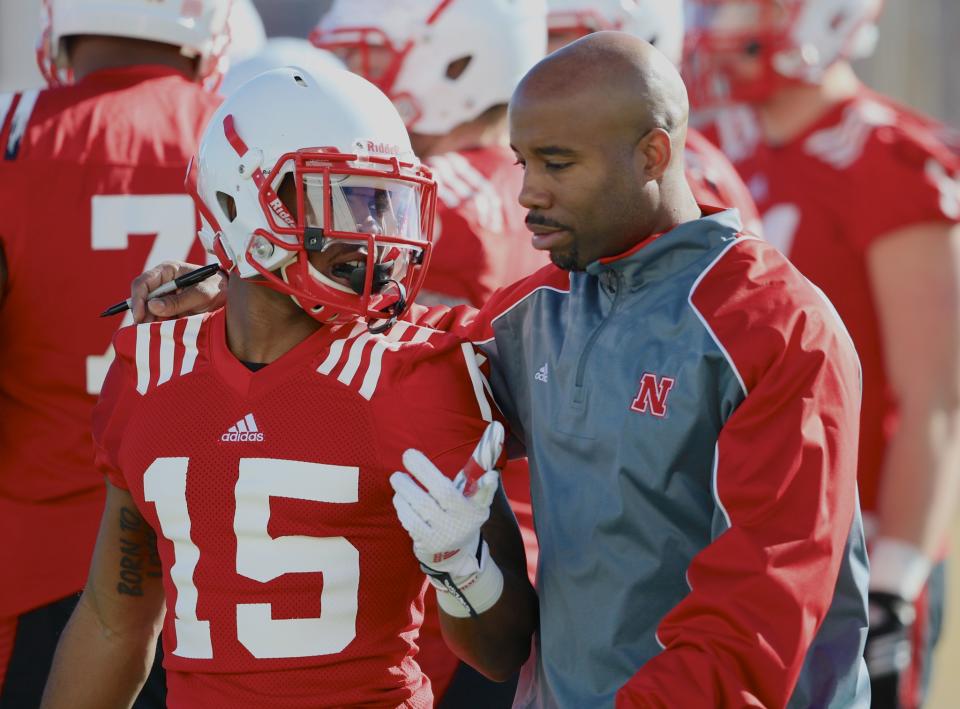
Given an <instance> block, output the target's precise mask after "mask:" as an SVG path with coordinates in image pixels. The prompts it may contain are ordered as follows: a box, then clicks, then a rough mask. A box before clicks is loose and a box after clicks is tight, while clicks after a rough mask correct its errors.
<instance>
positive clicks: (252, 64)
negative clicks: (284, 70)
mask: <svg viewBox="0 0 960 709" xmlns="http://www.w3.org/2000/svg"><path fill="white" fill-rule="evenodd" d="M284 66H295V67H300V68H302V69H305V70H306V71H307V72H309V73H318V74H322V73H323V72H324V71H326V70H327V69H333V68H336V69H344V68H345V67H344V66H343V62H341V61H340V60H339V59H337V57H336V55H334V54H333V53H332V52H326V51H324V50H322V49H317V48H316V47H314V46H313V45H312V44H311V43H310V42H309V41H307V40H305V39H299V38H296V37H271V38H270V39H268V40H267V42H266V44H265V45H264V47H263V49H261V50H260V51H259V52H257V53H256V54H255V55H253V56H252V57H249V58H248V59H246V60H245V61H242V62H239V63H237V64H231V65H230V70H229V71H227V74H226V76H224V77H223V84H221V86H220V93H222V94H223V95H224V96H229V95H230V94H232V93H233V92H234V91H236V90H237V89H238V88H239V87H240V85H241V84H243V83H245V82H247V81H249V80H250V79H252V78H253V77H255V76H256V75H257V74H262V73H263V72H265V71H270V70H271V69H279V68H280V67H284Z"/></svg>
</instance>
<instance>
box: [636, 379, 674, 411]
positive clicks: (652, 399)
mask: <svg viewBox="0 0 960 709" xmlns="http://www.w3.org/2000/svg"><path fill="white" fill-rule="evenodd" d="M673 382H674V380H673V379H671V378H670V377H657V375H656V374H650V373H649V372H644V374H643V376H642V377H640V391H639V392H637V398H636V399H634V400H633V404H631V405H630V408H631V410H633V411H637V412H639V413H641V414H645V413H651V414H653V415H654V416H658V417H660V418H663V417H664V416H666V415H667V395H668V394H669V393H670V388H671V387H672V386H673Z"/></svg>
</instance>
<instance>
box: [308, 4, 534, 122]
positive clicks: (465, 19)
mask: <svg viewBox="0 0 960 709" xmlns="http://www.w3.org/2000/svg"><path fill="white" fill-rule="evenodd" d="M546 38H547V32H546V2H545V0H334V2H333V5H332V7H331V8H330V11H329V12H328V13H327V14H326V15H324V16H323V17H322V18H321V20H320V24H319V25H317V28H316V30H315V31H314V32H313V34H312V35H311V40H312V41H313V43H314V44H315V45H317V46H318V47H320V48H322V49H328V50H330V51H333V52H335V53H337V55H338V56H340V57H341V59H344V61H345V62H346V64H347V66H348V67H349V68H350V69H351V70H353V71H356V72H357V73H359V74H361V75H363V76H365V77H366V78H367V79H369V80H370V81H372V82H374V83H375V84H377V86H379V87H380V88H381V89H382V90H383V91H384V93H386V94H387V95H388V96H390V98H391V99H392V100H393V102H394V104H395V105H396V106H397V108H398V110H399V111H400V113H401V115H402V116H403V118H404V121H405V122H406V124H407V128H409V129H410V130H411V131H413V132H416V133H423V134H427V135H441V134H444V133H448V132H450V131H451V130H452V129H453V128H455V127H456V126H458V125H459V124H461V123H464V122H467V121H470V120H473V119H475V118H477V117H478V116H480V115H481V114H482V113H483V112H484V111H486V110H487V109H489V108H492V107H493V106H497V105H499V104H506V103H507V102H508V101H509V100H510V96H511V95H512V93H513V90H514V88H516V85H517V84H518V83H519V82H520V79H521V78H523V75H524V74H526V72H527V71H528V70H529V69H530V68H531V67H532V66H533V65H534V64H536V63H537V62H538V61H539V60H540V59H542V58H543V56H544V54H545V52H546Z"/></svg>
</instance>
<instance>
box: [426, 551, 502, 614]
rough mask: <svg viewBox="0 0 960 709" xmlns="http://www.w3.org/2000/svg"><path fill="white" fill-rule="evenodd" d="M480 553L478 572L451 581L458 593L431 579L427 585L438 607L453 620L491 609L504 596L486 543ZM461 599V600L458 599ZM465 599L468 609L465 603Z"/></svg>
mask: <svg viewBox="0 0 960 709" xmlns="http://www.w3.org/2000/svg"><path fill="white" fill-rule="evenodd" d="M482 545H483V546H482V550H481V552H480V554H481V556H480V571H479V572H477V573H476V574H474V575H473V576H471V577H469V578H467V579H464V580H463V583H460V579H453V583H454V584H455V585H456V588H457V590H459V592H460V593H459V596H458V594H457V593H456V592H455V591H453V590H452V589H448V588H447V587H446V586H445V585H444V584H443V583H442V582H441V581H440V580H438V579H436V578H433V577H430V582H431V583H432V584H433V585H434V587H435V588H436V589H437V604H438V605H439V606H440V608H441V609H442V610H443V612H444V613H446V614H447V615H451V616H453V617H454V618H469V617H471V616H475V615H479V614H480V613H483V612H484V611H487V610H490V609H491V608H492V607H493V606H494V605H495V604H496V602H497V601H498V600H500V595H501V594H502V593H503V573H502V572H501V571H500V567H499V566H497V564H496V562H495V561H494V560H493V559H492V558H490V549H489V548H488V547H487V543H486V541H484V542H483V543H482ZM460 596H462V597H463V600H461V598H460ZM464 600H465V601H466V603H467V604H469V606H467V605H465V604H464Z"/></svg>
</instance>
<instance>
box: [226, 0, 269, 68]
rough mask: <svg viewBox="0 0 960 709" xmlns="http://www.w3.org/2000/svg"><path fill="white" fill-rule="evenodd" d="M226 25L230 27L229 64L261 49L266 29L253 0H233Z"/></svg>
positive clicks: (240, 60) (264, 40)
mask: <svg viewBox="0 0 960 709" xmlns="http://www.w3.org/2000/svg"><path fill="white" fill-rule="evenodd" d="M227 26H228V27H229V29H230V46H229V47H227V58H228V59H229V60H230V66H233V65H234V64H236V63H238V62H242V61H244V60H246V59H249V58H250V57H252V56H253V55H255V54H257V53H258V52H261V51H263V48H264V46H265V45H266V43H267V31H266V30H265V29H264V27H263V20H262V19H260V13H259V12H257V8H256V6H255V5H254V4H253V0H233V5H232V6H231V8H230V19H229V20H228V22H227Z"/></svg>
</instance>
